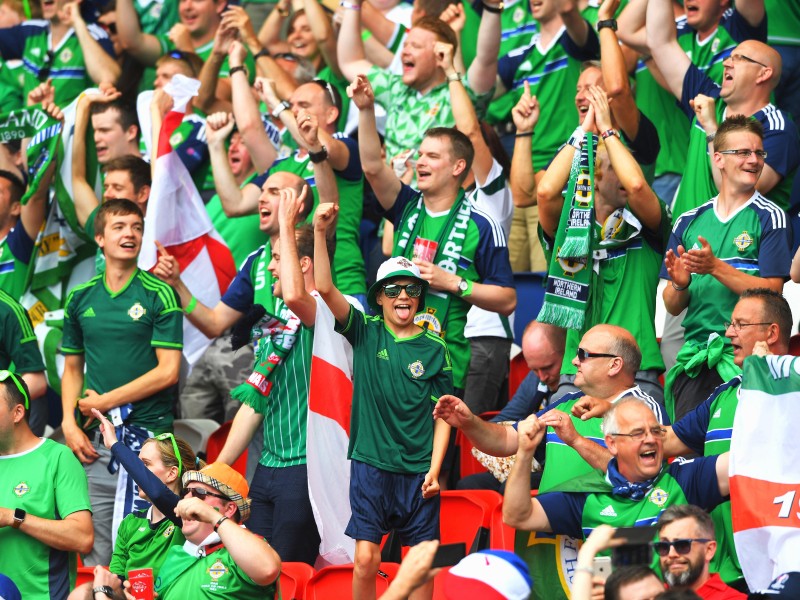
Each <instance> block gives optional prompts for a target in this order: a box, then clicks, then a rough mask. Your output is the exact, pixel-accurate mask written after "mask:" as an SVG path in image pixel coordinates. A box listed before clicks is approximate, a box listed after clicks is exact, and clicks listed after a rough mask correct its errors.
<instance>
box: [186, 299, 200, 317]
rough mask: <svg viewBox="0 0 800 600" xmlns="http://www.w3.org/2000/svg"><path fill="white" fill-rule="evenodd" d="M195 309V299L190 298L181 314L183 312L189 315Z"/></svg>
mask: <svg viewBox="0 0 800 600" xmlns="http://www.w3.org/2000/svg"><path fill="white" fill-rule="evenodd" d="M195 308H197V298H195V297H194V296H192V299H191V300H189V304H187V305H186V308H184V309H183V312H185V313H186V314H187V315H190V314H192V311H193V310H194V309H195Z"/></svg>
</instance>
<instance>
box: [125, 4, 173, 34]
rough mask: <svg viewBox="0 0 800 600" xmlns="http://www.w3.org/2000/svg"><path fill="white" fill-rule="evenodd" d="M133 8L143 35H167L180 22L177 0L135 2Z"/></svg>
mask: <svg viewBox="0 0 800 600" xmlns="http://www.w3.org/2000/svg"><path fill="white" fill-rule="evenodd" d="M133 7H134V8H135V9H136V14H137V15H139V26H140V27H141V28H142V32H143V33H150V34H152V35H167V34H168V33H169V30H170V29H172V26H173V25H175V23H177V22H178V20H179V19H178V2H177V0H134V2H133Z"/></svg>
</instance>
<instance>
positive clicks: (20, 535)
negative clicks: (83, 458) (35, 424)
mask: <svg viewBox="0 0 800 600" xmlns="http://www.w3.org/2000/svg"><path fill="white" fill-rule="evenodd" d="M29 414H30V397H29V394H28V388H27V386H26V385H25V382H24V381H23V380H22V378H21V377H20V376H18V375H15V374H14V373H11V372H10V371H0V473H2V480H3V482H4V485H3V486H2V488H0V548H2V552H0V572H1V573H4V574H5V575H7V576H8V577H10V578H11V579H12V580H13V581H14V583H15V584H16V585H17V587H18V588H19V589H20V590H22V591H23V592H24V594H25V598H26V599H27V598H30V599H32V600H49V599H50V598H57V599H60V600H63V599H64V598H66V597H67V594H69V589H70V581H69V580H70V568H69V553H70V552H88V551H89V550H91V548H92V543H93V541H94V534H93V532H92V513H91V504H90V503H89V488H88V485H87V482H86V474H85V473H84V471H83V468H81V464H80V462H78V459H76V458H75V457H74V456H73V455H72V452H71V451H70V450H69V448H67V447H66V446H63V445H61V444H58V443H56V442H54V441H53V440H50V439H42V438H39V437H37V436H36V435H34V433H33V432H32V431H31V429H30V427H29V426H28V415H29Z"/></svg>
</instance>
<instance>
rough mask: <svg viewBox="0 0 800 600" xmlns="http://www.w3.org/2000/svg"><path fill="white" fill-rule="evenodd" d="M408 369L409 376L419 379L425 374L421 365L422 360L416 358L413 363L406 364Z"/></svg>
mask: <svg viewBox="0 0 800 600" xmlns="http://www.w3.org/2000/svg"><path fill="white" fill-rule="evenodd" d="M408 370H409V371H411V376H412V377H413V378H414V379H419V378H420V377H422V376H423V375H425V367H423V366H422V362H421V361H418V360H415V361H414V362H413V363H411V364H410V365H408Z"/></svg>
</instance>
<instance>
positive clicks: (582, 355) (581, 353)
mask: <svg viewBox="0 0 800 600" xmlns="http://www.w3.org/2000/svg"><path fill="white" fill-rule="evenodd" d="M590 358H619V357H618V356H617V355H616V354H605V353H603V352H589V351H588V350H586V349H585V348H578V362H581V363H582V362H584V361H586V360H589V359H590Z"/></svg>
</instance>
